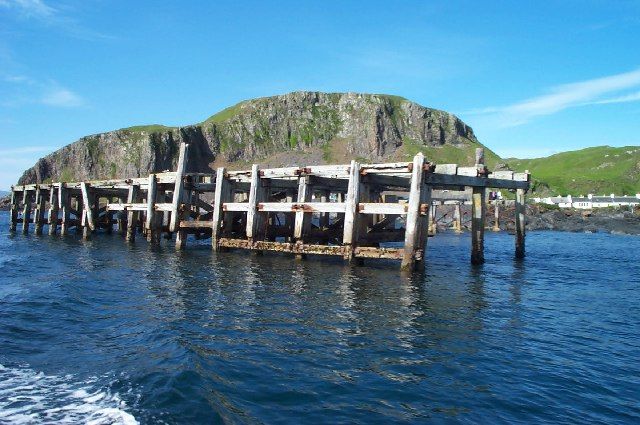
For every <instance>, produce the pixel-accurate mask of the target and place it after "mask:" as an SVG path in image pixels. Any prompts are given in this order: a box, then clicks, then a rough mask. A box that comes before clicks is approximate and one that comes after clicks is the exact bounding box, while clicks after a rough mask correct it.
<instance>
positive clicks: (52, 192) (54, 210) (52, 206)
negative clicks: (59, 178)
mask: <svg viewBox="0 0 640 425" xmlns="http://www.w3.org/2000/svg"><path fill="white" fill-rule="evenodd" d="M57 190H60V189H59V185H55V184H52V185H51V187H50V189H49V213H48V217H47V222H48V223H49V234H50V235H55V234H56V233H57V232H58V205H59V203H58V193H57Z"/></svg>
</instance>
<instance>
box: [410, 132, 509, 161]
mask: <svg viewBox="0 0 640 425" xmlns="http://www.w3.org/2000/svg"><path fill="white" fill-rule="evenodd" d="M402 143H403V146H404V152H405V157H406V159H411V158H413V157H414V156H415V155H416V154H417V153H418V152H422V153H423V154H424V156H425V158H426V160H427V161H429V162H432V163H436V164H458V165H461V166H472V165H473V164H474V163H475V159H476V148H481V147H484V158H485V163H486V165H487V167H489V169H493V167H495V165H496V164H497V163H498V162H502V160H501V159H500V157H499V156H498V155H496V154H495V153H494V152H493V151H492V150H490V149H489V148H487V147H486V146H483V145H481V144H480V143H476V142H472V141H470V140H468V141H467V143H466V144H465V145H464V146H463V147H458V146H453V145H443V146H441V147H440V146H439V147H434V146H425V145H423V144H421V143H419V142H417V141H415V140H412V139H409V138H405V139H404V140H403V141H402Z"/></svg>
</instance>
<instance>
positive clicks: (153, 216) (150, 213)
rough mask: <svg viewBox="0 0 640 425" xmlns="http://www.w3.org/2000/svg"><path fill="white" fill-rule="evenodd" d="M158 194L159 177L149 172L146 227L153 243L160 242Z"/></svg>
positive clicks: (149, 239) (148, 237)
mask: <svg viewBox="0 0 640 425" xmlns="http://www.w3.org/2000/svg"><path fill="white" fill-rule="evenodd" d="M157 196H158V179H157V178H156V175H155V174H149V187H148V188H147V217H146V222H145V228H146V229H147V241H149V242H150V243H152V244H156V245H157V244H158V243H160V234H159V233H158V213H157V212H156V199H157Z"/></svg>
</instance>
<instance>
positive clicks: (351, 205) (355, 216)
mask: <svg viewBox="0 0 640 425" xmlns="http://www.w3.org/2000/svg"><path fill="white" fill-rule="evenodd" d="M359 203H360V164H359V163H358V162H356V161H351V167H350V168H349V186H348V187H347V197H346V199H345V213H344V232H343V235H342V244H343V246H344V258H345V260H348V261H349V262H350V263H353V262H354V259H355V257H354V254H355V248H356V244H357V242H358V220H359V218H360V217H359V215H360V214H359V213H358V204H359Z"/></svg>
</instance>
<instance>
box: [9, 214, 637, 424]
mask: <svg viewBox="0 0 640 425" xmlns="http://www.w3.org/2000/svg"><path fill="white" fill-rule="evenodd" d="M7 228H8V225H7V214H6V213H2V215H1V216H0V267H1V276H2V277H1V278H0V279H1V284H0V364H1V365H2V366H0V422H1V423H4V422H10V423H13V422H22V423H42V422H51V423H60V422H65V421H66V422H68V423H79V422H90V423H98V424H100V423H114V422H115V423H135V422H136V421H138V422H140V423H162V422H165V423H218V422H229V423H319V422H322V423H345V422H350V423H354V422H355V423H391V422H397V423H408V422H437V423H450V422H462V423H518V422H519V423H597V422H599V423H608V424H610V423H634V422H635V423H638V420H640V404H639V399H640V261H638V260H639V259H640V255H639V252H640V238H638V237H628V236H614V235H604V234H569V233H554V232H540V233H535V232H534V233H530V234H529V235H528V239H527V244H528V245H527V249H528V256H527V258H526V260H525V261H523V262H517V261H514V260H513V237H512V236H510V235H508V234H505V233H499V234H493V233H488V234H487V240H486V259H487V263H486V264H485V265H484V266H483V267H480V268H473V267H471V266H470V265H469V261H468V257H469V245H470V240H469V237H468V235H463V236H457V235H448V234H439V235H438V236H437V237H435V238H431V239H430V240H429V251H428V271H427V272H426V274H425V275H423V276H414V277H401V275H400V273H399V272H398V268H397V264H396V263H391V262H390V263H387V262H373V263H371V265H370V266H366V267H355V268H350V267H347V266H344V265H343V264H342V262H341V261H336V260H331V259H321V260H317V259H311V260H308V261H305V262H296V261H294V260H293V259H292V258H290V257H288V256H277V255H265V256H262V257H258V256H252V255H250V254H247V253H243V252H236V253H224V254H218V255H216V254H214V253H212V252H211V250H210V249H209V248H208V247H207V246H201V247H197V246H194V245H193V244H192V245H191V246H190V247H189V248H188V250H187V251H186V252H183V253H176V252H174V250H173V249H172V248H171V247H170V246H168V247H163V248H161V249H160V250H152V249H151V248H150V247H149V246H148V245H147V244H146V243H145V242H144V241H139V242H136V243H135V245H127V244H125V243H124V241H122V240H121V239H120V237H118V236H115V235H114V236H107V235H99V236H97V237H95V238H94V239H93V240H92V241H89V242H82V241H80V240H78V239H77V238H76V237H75V236H70V237H67V238H60V237H59V236H58V237H49V236H34V235H29V236H26V237H25V236H22V235H20V234H17V235H15V236H10V235H9V234H8V230H7Z"/></svg>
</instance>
